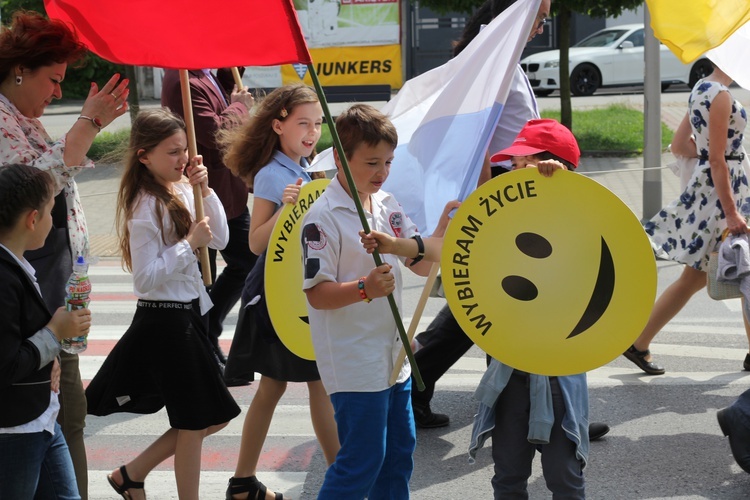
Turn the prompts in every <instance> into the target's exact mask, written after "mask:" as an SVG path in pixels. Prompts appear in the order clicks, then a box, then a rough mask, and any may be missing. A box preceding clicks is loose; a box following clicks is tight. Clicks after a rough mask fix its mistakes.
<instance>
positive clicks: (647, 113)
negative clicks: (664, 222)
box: [643, 5, 662, 220]
mask: <svg viewBox="0 0 750 500" xmlns="http://www.w3.org/2000/svg"><path fill="white" fill-rule="evenodd" d="M643 16H644V21H643V24H644V35H645V37H644V38H645V41H644V46H643V54H644V64H645V72H644V82H643V219H644V220H647V219H650V218H651V217H653V216H654V215H656V213H657V212H658V211H659V210H660V209H661V207H662V203H661V190H662V186H661V71H660V47H659V45H660V44H659V40H657V39H656V37H655V36H654V30H653V29H652V28H651V13H650V12H649V10H648V6H647V5H645V8H644V14H643Z"/></svg>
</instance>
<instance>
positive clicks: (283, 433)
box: [89, 404, 315, 447]
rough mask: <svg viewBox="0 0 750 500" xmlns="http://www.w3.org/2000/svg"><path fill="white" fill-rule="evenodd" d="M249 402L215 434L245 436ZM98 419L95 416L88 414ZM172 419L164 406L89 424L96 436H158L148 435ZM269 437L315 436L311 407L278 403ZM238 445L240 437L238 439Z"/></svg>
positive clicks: (241, 406)
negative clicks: (114, 420) (243, 431)
mask: <svg viewBox="0 0 750 500" xmlns="http://www.w3.org/2000/svg"><path fill="white" fill-rule="evenodd" d="M248 406H249V405H240V408H241V409H242V413H241V414H240V415H239V416H238V417H236V418H234V419H232V420H231V421H230V422H229V424H228V425H227V426H226V427H225V428H224V429H222V430H221V431H219V432H218V433H217V434H216V436H224V437H227V436H231V437H236V438H239V437H240V436H242V424H243V422H244V419H245V414H246V413H247V408H248ZM89 418H90V419H95V418H96V417H89ZM167 422H169V419H168V417H167V411H166V410H164V409H162V410H161V411H158V412H156V413H152V414H148V415H133V418H130V419H129V420H127V421H117V422H113V423H112V424H109V425H104V426H102V427H99V424H98V423H97V422H95V421H93V420H92V421H90V422H89V427H91V426H96V427H97V429H98V430H97V431H96V434H97V436H133V435H138V436H158V435H161V431H158V433H151V434H149V431H148V430H149V429H156V430H159V429H162V428H164V427H165V426H166V425H167ZM268 436H269V437H305V438H312V439H315V431H314V430H313V427H312V422H311V421H310V407H309V406H308V405H306V404H305V405H296V404H279V405H278V406H277V407H276V410H275V411H274V419H273V420H272V421H271V427H270V429H269V431H268ZM237 446H238V447H239V440H237Z"/></svg>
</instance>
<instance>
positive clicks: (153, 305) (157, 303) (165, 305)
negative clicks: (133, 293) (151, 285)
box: [138, 299, 193, 310]
mask: <svg viewBox="0 0 750 500" xmlns="http://www.w3.org/2000/svg"><path fill="white" fill-rule="evenodd" d="M138 307H145V308H146V309H188V310H189V309H192V308H193V304H192V303H191V302H169V301H165V300H140V299H139V300H138Z"/></svg>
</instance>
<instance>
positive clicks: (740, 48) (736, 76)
mask: <svg viewBox="0 0 750 500" xmlns="http://www.w3.org/2000/svg"><path fill="white" fill-rule="evenodd" d="M706 56H707V57H708V58H709V59H711V61H713V63H714V64H716V65H717V66H718V67H719V68H721V70H722V71H723V72H724V73H726V74H727V75H729V76H731V77H732V79H733V80H734V81H735V82H736V83H737V85H739V86H741V87H742V88H745V89H747V90H750V64H748V61H750V21H749V22H747V23H745V24H744V25H742V26H741V27H740V28H739V29H738V30H737V31H735V32H734V33H732V34H731V35H730V36H729V38H727V39H726V41H725V42H724V43H722V44H721V45H719V46H718V47H716V48H715V49H711V50H709V51H708V52H706Z"/></svg>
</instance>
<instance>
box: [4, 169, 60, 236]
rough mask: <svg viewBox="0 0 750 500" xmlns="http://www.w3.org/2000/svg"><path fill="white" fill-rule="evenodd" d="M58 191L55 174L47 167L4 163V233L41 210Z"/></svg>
mask: <svg viewBox="0 0 750 500" xmlns="http://www.w3.org/2000/svg"><path fill="white" fill-rule="evenodd" d="M54 190H55V188H54V181H53V179H52V176H51V175H50V174H49V173H47V172H46V171H44V170H39V169H38V168H35V167H30V166H29V165H23V164H10V165H3V166H1V167H0V200H3V202H2V203H0V232H5V231H7V230H9V229H12V228H13V227H14V226H15V225H16V223H17V222H18V218H19V217H21V216H22V215H23V214H24V213H26V212H29V211H31V210H41V209H42V208H43V207H44V205H45V204H46V203H47V202H49V200H50V199H51V198H52V196H53V194H54Z"/></svg>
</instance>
